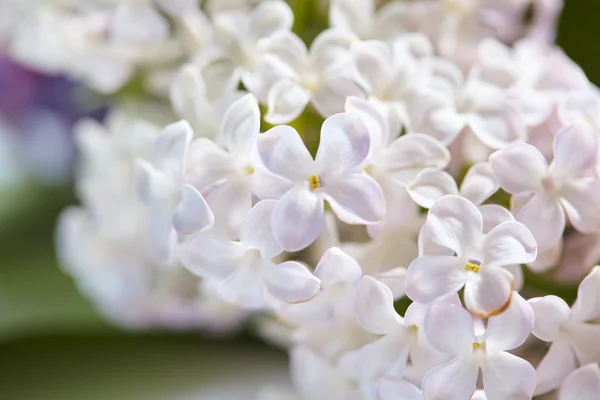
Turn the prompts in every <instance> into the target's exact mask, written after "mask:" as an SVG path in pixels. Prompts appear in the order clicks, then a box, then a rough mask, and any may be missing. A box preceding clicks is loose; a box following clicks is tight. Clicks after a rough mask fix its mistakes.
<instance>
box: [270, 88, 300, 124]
mask: <svg viewBox="0 0 600 400" xmlns="http://www.w3.org/2000/svg"><path fill="white" fill-rule="evenodd" d="M309 101H310V93H309V92H308V91H307V90H306V89H304V88H303V87H302V86H301V85H300V83H299V82H297V81H296V80H294V79H289V78H284V79H281V80H280V81H279V82H277V83H275V84H274V85H273V86H271V89H269V94H268V97H267V105H268V111H267V114H266V115H265V121H267V122H268V123H270V124H285V123H288V122H290V121H293V120H295V119H296V118H298V117H299V116H300V114H302V111H304V108H305V107H306V105H307V104H308V102H309Z"/></svg>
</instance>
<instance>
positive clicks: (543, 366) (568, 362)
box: [535, 313, 576, 396]
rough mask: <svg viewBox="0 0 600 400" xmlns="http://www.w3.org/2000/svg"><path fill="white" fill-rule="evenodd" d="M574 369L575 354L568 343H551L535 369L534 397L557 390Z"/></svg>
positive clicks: (560, 341)
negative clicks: (535, 384)
mask: <svg viewBox="0 0 600 400" xmlns="http://www.w3.org/2000/svg"><path fill="white" fill-rule="evenodd" d="M536 317H537V313H536ZM575 368H576V361H575V353H573V350H572V349H571V346H569V343H568V342H566V341H564V340H558V341H556V342H554V343H552V345H551V346H550V349H549V350H548V352H547V353H546V355H545V356H544V358H543V359H542V361H541V362H540V364H539V365H538V367H537V371H536V372H537V379H536V382H537V386H536V388H535V394H536V396H537V395H541V394H544V393H548V392H550V391H551V390H554V389H556V388H558V387H559V386H560V384H561V382H563V381H564V380H565V378H566V377H567V375H569V374H570V373H571V371H573V370H574V369H575Z"/></svg>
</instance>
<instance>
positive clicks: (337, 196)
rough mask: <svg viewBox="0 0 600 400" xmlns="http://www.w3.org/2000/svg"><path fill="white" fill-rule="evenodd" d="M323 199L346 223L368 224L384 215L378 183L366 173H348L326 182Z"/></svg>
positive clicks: (383, 200)
mask: <svg viewBox="0 0 600 400" xmlns="http://www.w3.org/2000/svg"><path fill="white" fill-rule="evenodd" d="M323 179H324V185H325V187H324V192H325V199H327V201H328V202H329V205H331V209H332V210H333V212H334V213H335V214H336V215H337V216H338V218H339V219H341V220H342V221H344V222H346V223H348V224H368V223H374V222H377V221H379V220H380V219H381V218H383V216H384V215H385V208H386V204H385V198H384V197H383V193H382V191H381V188H380V187H379V184H378V183H377V182H376V181H375V180H374V179H373V178H371V177H370V176H368V175H367V174H350V175H346V176H344V177H343V178H340V179H336V180H335V181H333V182H331V183H328V182H327V181H325V179H326V178H323Z"/></svg>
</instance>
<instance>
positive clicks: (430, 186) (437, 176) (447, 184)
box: [406, 168, 458, 208]
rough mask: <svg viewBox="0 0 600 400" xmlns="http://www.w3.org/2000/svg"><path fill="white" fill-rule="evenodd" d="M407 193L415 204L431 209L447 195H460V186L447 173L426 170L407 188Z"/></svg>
mask: <svg viewBox="0 0 600 400" xmlns="http://www.w3.org/2000/svg"><path fill="white" fill-rule="evenodd" d="M406 191H407V192H408V194H409V195H410V197H411V198H412V199H413V201H414V202H415V203H417V204H418V205H420V206H421V207H423V208H431V207H433V205H434V204H435V202H436V201H438V200H439V199H440V198H442V197H444V196H445V195H447V194H458V186H456V181H455V180H454V178H453V177H452V175H450V174H449V173H447V172H446V171H442V170H440V169H436V168H426V169H424V170H422V171H421V172H420V173H419V174H418V175H417V176H416V178H415V180H414V181H413V182H412V183H411V184H410V185H408V186H407V187H406Z"/></svg>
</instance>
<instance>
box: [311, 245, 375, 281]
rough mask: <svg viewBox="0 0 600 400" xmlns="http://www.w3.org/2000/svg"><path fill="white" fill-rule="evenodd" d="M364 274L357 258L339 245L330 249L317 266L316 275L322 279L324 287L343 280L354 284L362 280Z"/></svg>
mask: <svg viewBox="0 0 600 400" xmlns="http://www.w3.org/2000/svg"><path fill="white" fill-rule="evenodd" d="M362 274H363V273H362V270H361V268H360V265H358V263H357V262H356V260H355V259H354V258H352V257H350V256H349V255H348V254H346V253H344V252H343V251H342V250H341V249H340V248H338V247H331V248H330V249H328V250H327V251H326V252H325V254H323V257H321V260H320V261H319V264H317V267H316V268H315V276H316V277H318V278H319V279H320V280H321V282H322V284H323V287H331V286H333V285H335V284H337V283H341V282H345V283H350V284H353V285H354V284H357V283H358V282H359V281H360V279H361V277H362Z"/></svg>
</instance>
